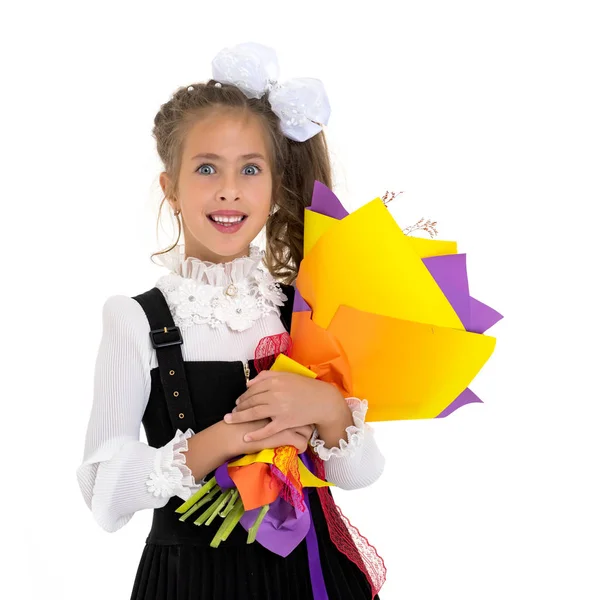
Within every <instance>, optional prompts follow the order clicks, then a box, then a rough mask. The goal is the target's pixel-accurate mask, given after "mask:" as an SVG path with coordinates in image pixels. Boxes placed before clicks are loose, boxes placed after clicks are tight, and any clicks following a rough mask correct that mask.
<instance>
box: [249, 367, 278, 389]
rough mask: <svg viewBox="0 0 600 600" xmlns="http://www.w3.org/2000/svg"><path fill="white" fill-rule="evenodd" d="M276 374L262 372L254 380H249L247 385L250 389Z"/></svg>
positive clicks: (274, 372)
mask: <svg viewBox="0 0 600 600" xmlns="http://www.w3.org/2000/svg"><path fill="white" fill-rule="evenodd" d="M276 373H277V371H261V372H260V373H259V374H258V375H257V376H256V377H254V378H253V379H249V380H248V382H247V384H246V385H247V386H248V387H250V386H252V385H254V384H256V383H257V382H259V381H263V380H265V379H269V378H271V377H273V376H274V375H275V374H276Z"/></svg>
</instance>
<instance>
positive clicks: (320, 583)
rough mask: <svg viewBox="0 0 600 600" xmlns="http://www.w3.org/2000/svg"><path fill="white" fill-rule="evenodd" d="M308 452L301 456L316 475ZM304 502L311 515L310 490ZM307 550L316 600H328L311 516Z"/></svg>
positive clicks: (305, 493)
mask: <svg viewBox="0 0 600 600" xmlns="http://www.w3.org/2000/svg"><path fill="white" fill-rule="evenodd" d="M306 454H307V452H303V453H302V454H300V458H301V459H302V462H303V463H304V465H305V466H306V468H307V469H308V470H309V471H310V472H311V473H312V474H313V475H315V469H314V466H313V464H312V461H311V460H309V458H308V456H307V455H306ZM304 502H306V507H307V509H308V510H307V512H308V513H309V514H310V503H309V500H308V490H307V489H306V488H305V489H304ZM306 548H307V551H308V570H309V572H310V582H311V584H312V590H313V597H314V600H328V598H329V596H328V595H327V588H326V587H325V578H324V577H323V568H322V566H321V558H320V556H319V542H318V541H317V532H316V531H315V524H314V522H313V519H312V515H310V527H309V529H308V534H307V536H306Z"/></svg>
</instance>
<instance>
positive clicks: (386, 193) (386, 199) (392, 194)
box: [381, 190, 404, 206]
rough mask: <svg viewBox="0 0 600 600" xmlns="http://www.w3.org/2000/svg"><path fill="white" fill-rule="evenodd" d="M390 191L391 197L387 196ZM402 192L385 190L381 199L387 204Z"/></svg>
mask: <svg viewBox="0 0 600 600" xmlns="http://www.w3.org/2000/svg"><path fill="white" fill-rule="evenodd" d="M390 193H391V197H388V196H389V195H390ZM403 193H404V192H398V193H396V192H388V191H387V190H386V192H385V194H384V195H383V197H382V198H381V200H382V201H383V203H384V204H385V205H386V206H387V205H388V204H389V203H390V202H391V201H392V200H393V199H394V198H395V197H396V196H397V195H398V194H403Z"/></svg>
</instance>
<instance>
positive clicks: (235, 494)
mask: <svg viewBox="0 0 600 600" xmlns="http://www.w3.org/2000/svg"><path fill="white" fill-rule="evenodd" d="M239 495H240V493H239V492H238V490H237V488H233V494H231V498H230V499H229V504H228V505H227V506H226V507H225V508H224V509H223V510H222V511H221V512H220V513H219V516H221V517H226V516H227V515H228V514H229V513H230V512H231V510H232V509H233V506H234V504H235V503H236V501H237V499H238V497H239Z"/></svg>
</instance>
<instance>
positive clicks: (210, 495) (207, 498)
mask: <svg viewBox="0 0 600 600" xmlns="http://www.w3.org/2000/svg"><path fill="white" fill-rule="evenodd" d="M220 491H221V488H220V487H219V486H216V487H214V488H213V489H212V490H210V492H209V493H208V494H207V495H206V496H204V498H202V500H200V502H196V504H194V506H192V508H190V509H189V510H188V511H187V512H186V513H185V514H184V515H182V516H181V517H179V520H180V521H185V520H186V519H187V518H188V517H189V516H190V515H192V514H194V513H195V512H196V511H197V510H198V509H199V508H201V507H202V506H204V505H205V504H207V503H208V502H210V501H211V500H212V499H213V498H214V497H215V496H216V495H217V494H218V493H219V492H220Z"/></svg>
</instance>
